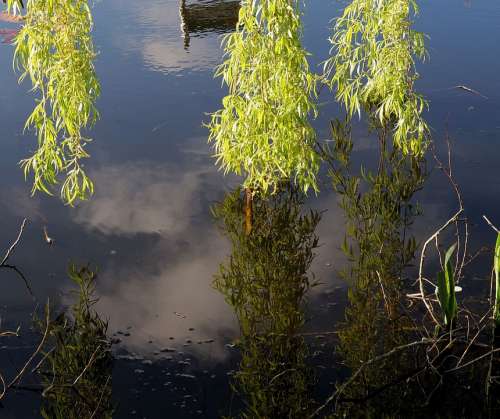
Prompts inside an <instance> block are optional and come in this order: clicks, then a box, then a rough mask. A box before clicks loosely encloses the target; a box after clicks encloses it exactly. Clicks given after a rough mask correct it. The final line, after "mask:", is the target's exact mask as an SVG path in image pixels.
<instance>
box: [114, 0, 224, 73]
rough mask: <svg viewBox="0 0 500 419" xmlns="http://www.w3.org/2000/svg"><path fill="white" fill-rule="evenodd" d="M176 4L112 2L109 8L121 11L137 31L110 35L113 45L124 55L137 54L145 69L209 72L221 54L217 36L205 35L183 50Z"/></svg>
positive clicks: (163, 1) (161, 0)
mask: <svg viewBox="0 0 500 419" xmlns="http://www.w3.org/2000/svg"><path fill="white" fill-rule="evenodd" d="M179 5H180V1H177V0H174V1H172V0H170V1H169V0H157V1H148V2H146V3H144V2H123V1H120V0H115V1H114V2H113V7H114V8H115V9H117V8H119V9H120V13H123V12H124V10H123V9H125V10H126V11H127V12H128V14H129V16H130V18H131V19H133V20H134V21H135V22H136V24H137V28H138V31H135V32H133V33H131V32H130V31H129V30H128V28H127V26H123V28H124V29H125V28H127V30H124V31H123V33H119V34H114V35H113V36H115V45H116V47H118V48H119V49H120V50H122V51H123V52H124V53H125V54H128V53H130V51H133V52H137V53H139V54H141V56H142V58H143V60H144V62H145V63H146V65H147V66H149V67H151V68H152V69H154V70H157V71H162V72H178V71H181V70H185V69H198V70H200V69H202V70H203V69H212V68H213V67H214V66H215V65H216V64H217V63H218V62H219V61H220V57H221V55H222V53H221V49H220V36H219V35H218V34H211V35H210V36H207V35H208V34H207V33H205V34H203V36H200V37H196V40H192V41H191V44H190V46H189V50H187V49H186V48H185V46H184V39H183V33H182V30H181V20H180V16H179Z"/></svg>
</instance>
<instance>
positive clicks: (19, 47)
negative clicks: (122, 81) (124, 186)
mask: <svg viewBox="0 0 500 419" xmlns="http://www.w3.org/2000/svg"><path fill="white" fill-rule="evenodd" d="M8 6H9V7H10V8H14V7H15V4H14V2H13V0H12V1H10V2H9V5H8ZM23 21H24V25H23V27H22V29H21V30H20V32H19V34H18V35H17V37H16V39H15V47H16V49H15V55H14V66H15V68H16V69H17V70H19V71H20V72H21V75H20V77H19V81H20V82H22V81H23V80H24V79H26V78H29V79H30V81H31V83H32V86H33V88H32V91H33V92H35V93H36V94H37V95H38V98H37V100H36V101H37V105H36V106H35V108H34V109H33V111H32V113H31V115H30V116H29V117H28V119H27V121H26V125H25V129H27V128H34V130H35V131H36V132H37V137H38V148H37V150H36V151H35V152H34V154H33V155H32V156H31V157H28V158H26V159H24V160H22V161H21V163H20V164H21V166H22V167H23V170H24V174H25V176H26V177H28V176H30V175H33V188H32V192H33V193H35V192H36V191H42V192H45V193H48V194H51V190H52V187H53V186H55V185H56V184H58V183H59V176H60V175H61V174H64V175H65V176H66V179H65V181H64V182H63V184H62V187H61V191H60V194H61V197H62V199H63V201H64V202H66V203H67V204H70V205H72V204H73V203H74V202H75V201H76V200H78V199H86V198H87V197H88V196H89V195H91V194H92V192H93V186H92V182H91V181H90V179H89V178H88V177H87V175H86V174H85V171H84V169H83V164H82V163H81V160H82V159H85V158H88V157H89V155H88V154H87V152H86V151H85V145H86V144H87V143H88V142H89V141H90V139H88V138H85V137H84V136H83V134H82V130H83V129H84V128H86V127H89V126H91V125H93V124H94V123H95V121H96V120H97V118H98V112H97V109H96V107H95V102H96V99H97V97H98V96H99V92H100V86H99V81H98V79H97V76H96V73H95V70H94V64H93V60H94V58H95V56H96V53H95V51H94V46H93V42H92V37H91V31H92V25H93V21H92V15H91V12H90V8H89V5H88V0H28V3H27V4H26V15H25V16H24V19H23Z"/></svg>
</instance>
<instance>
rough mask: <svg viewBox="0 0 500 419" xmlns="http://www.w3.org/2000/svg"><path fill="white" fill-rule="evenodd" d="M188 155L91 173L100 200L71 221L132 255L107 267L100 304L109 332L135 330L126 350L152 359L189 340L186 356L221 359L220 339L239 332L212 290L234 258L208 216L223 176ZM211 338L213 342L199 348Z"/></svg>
mask: <svg viewBox="0 0 500 419" xmlns="http://www.w3.org/2000/svg"><path fill="white" fill-rule="evenodd" d="M187 155H188V156H189V157H188V158H189V160H188V163H185V164H182V165H180V164H178V163H177V164H154V163H151V162H131V163H123V164H118V165H114V166H105V167H102V168H101V169H98V170H96V171H94V172H93V173H91V177H92V178H93V180H94V181H95V184H96V195H95V196H94V197H93V198H92V199H91V200H90V201H89V202H86V203H85V204H83V205H81V206H80V207H79V208H78V209H77V211H76V212H75V213H74V221H75V222H76V223H78V224H81V225H83V226H84V227H85V228H86V229H88V230H90V231H97V232H99V233H100V234H103V235H105V236H107V237H109V238H110V239H113V237H115V238H116V237H117V236H118V237H119V240H120V243H123V242H124V243H126V244H124V247H127V246H128V247H132V249H133V250H132V251H123V252H121V251H119V252H118V253H117V254H116V255H115V256H113V257H112V258H110V260H109V263H108V265H107V266H104V267H102V268H103V269H102V270H101V273H100V287H99V289H100V295H99V297H100V301H99V305H98V307H99V311H100V313H101V314H102V315H103V316H104V317H106V318H109V321H110V330H111V331H113V330H122V331H125V330H126V328H127V327H129V326H131V327H132V329H131V330H130V333H131V336H129V337H125V338H123V344H124V345H125V346H126V348H127V349H128V350H129V351H135V352H140V353H142V354H143V355H147V354H148V353H152V351H153V350H158V349H160V348H161V347H165V346H169V347H171V346H176V347H177V348H179V347H182V344H184V343H185V340H186V339H191V340H192V341H193V344H192V347H191V349H190V348H185V351H189V350H195V351H203V353H205V351H206V350H207V348H208V347H210V348H211V349H210V351H211V353H212V355H213V356H216V357H221V356H223V354H224V352H223V342H221V341H219V340H218V339H217V337H218V335H219V334H220V333H221V332H224V333H225V332H228V333H230V334H231V331H235V329H236V323H235V321H234V316H233V313H232V311H231V309H230V308H229V307H228V306H227V305H226V304H225V303H224V300H223V298H222V296H221V295H220V294H219V293H218V292H217V291H215V290H214V289H212V287H211V283H212V278H213V274H214V273H215V272H216V271H217V269H218V265H219V264H220V263H221V262H222V261H223V260H224V259H225V256H226V255H227V254H228V253H229V249H228V245H227V243H226V241H225V240H224V239H223V238H222V237H221V236H220V235H219V234H218V232H217V231H216V228H215V226H214V225H213V223H211V222H210V216H209V206H210V202H211V201H212V202H213V201H215V200H216V198H217V197H218V198H221V194H220V189H221V184H222V182H221V176H220V175H219V174H218V173H217V171H216V168H215V167H214V165H213V163H212V162H211V161H210V162H207V163H205V162H204V161H203V159H205V158H206V155H197V154H196V153H190V152H187ZM151 242H153V244H151ZM145 243H146V244H145ZM122 253H123V256H121V255H122ZM127 253H132V255H130V254H128V255H127ZM137 259H139V260H140V261H137ZM175 312H177V313H182V316H186V317H185V318H183V317H182V316H181V315H176V314H174V313H175ZM189 328H194V329H195V330H194V331H189V330H188V329H189ZM171 336H173V337H175V340H173V341H172V340H170V339H169V338H170V337H171ZM150 339H151V340H153V344H149V343H148V341H149V340H150ZM209 339H215V342H214V343H211V344H200V345H199V344H197V342H198V341H204V340H209Z"/></svg>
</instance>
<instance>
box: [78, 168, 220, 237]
mask: <svg viewBox="0 0 500 419" xmlns="http://www.w3.org/2000/svg"><path fill="white" fill-rule="evenodd" d="M209 171H210V169H209V168H206V169H203V168H200V169H198V170H192V171H183V170H182V169H179V168H175V169H174V168H171V167H169V166H167V165H154V164H151V163H147V162H143V163H125V164H122V165H117V166H110V167H104V168H102V169H100V170H98V171H96V172H93V173H92V175H91V176H92V179H93V180H94V183H95V185H96V196H94V197H93V198H92V200H90V201H89V202H88V203H85V204H84V205H81V206H80V207H79V208H78V211H77V212H76V214H75V221H76V222H77V223H80V224H83V225H85V226H87V227H89V228H91V229H97V230H99V231H101V232H102V233H104V234H136V233H159V232H166V233H169V234H177V233H180V232H183V231H184V230H185V229H186V228H187V226H188V225H189V223H190V221H191V217H192V216H194V215H196V214H197V213H198V212H199V211H200V210H201V192H202V191H200V190H199V189H200V188H201V187H202V184H203V182H204V178H205V177H206V175H207V173H209Z"/></svg>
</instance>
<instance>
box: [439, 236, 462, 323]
mask: <svg viewBox="0 0 500 419" xmlns="http://www.w3.org/2000/svg"><path fill="white" fill-rule="evenodd" d="M456 247H457V245H456V244H454V245H453V246H451V247H450V248H449V249H448V251H447V252H446V255H445V258H444V267H443V268H444V271H441V272H439V273H438V276H437V280H438V287H437V289H436V296H437V298H438V301H439V305H440V306H441V309H442V310H443V314H444V324H445V326H447V327H451V324H452V322H453V320H454V319H455V317H456V315H457V298H456V295H455V291H456V290H455V272H454V270H453V266H452V264H451V261H450V259H451V256H452V255H453V253H454V252H455V248H456Z"/></svg>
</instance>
